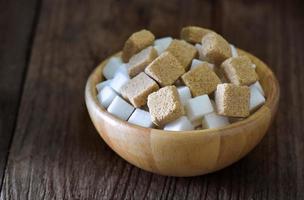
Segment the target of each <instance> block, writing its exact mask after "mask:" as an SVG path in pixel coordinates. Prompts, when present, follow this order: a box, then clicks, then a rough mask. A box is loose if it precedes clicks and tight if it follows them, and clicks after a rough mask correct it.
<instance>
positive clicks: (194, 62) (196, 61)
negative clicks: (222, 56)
mask: <svg viewBox="0 0 304 200" xmlns="http://www.w3.org/2000/svg"><path fill="white" fill-rule="evenodd" d="M204 63H205V64H207V65H208V67H209V68H210V69H212V70H213V69H214V64H211V63H208V62H206V61H201V60H198V59H193V60H192V63H191V67H190V70H191V69H195V68H196V67H197V66H199V64H204Z"/></svg>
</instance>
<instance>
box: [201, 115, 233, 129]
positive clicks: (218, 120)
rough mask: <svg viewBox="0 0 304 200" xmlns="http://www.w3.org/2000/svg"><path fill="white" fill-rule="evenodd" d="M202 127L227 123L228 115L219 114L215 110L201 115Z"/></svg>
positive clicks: (213, 126)
mask: <svg viewBox="0 0 304 200" xmlns="http://www.w3.org/2000/svg"><path fill="white" fill-rule="evenodd" d="M202 123H203V128H219V127H223V126H226V125H228V124H229V120H228V117H225V116H221V115H218V114H216V113H215V112H212V113H209V114H207V115H205V116H203V122H202Z"/></svg>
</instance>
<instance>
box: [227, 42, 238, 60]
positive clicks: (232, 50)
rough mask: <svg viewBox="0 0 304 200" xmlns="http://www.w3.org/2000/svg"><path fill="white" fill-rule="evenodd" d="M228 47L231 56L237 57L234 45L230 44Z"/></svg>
mask: <svg viewBox="0 0 304 200" xmlns="http://www.w3.org/2000/svg"><path fill="white" fill-rule="evenodd" d="M229 46H230V49H231V54H232V57H237V56H238V52H237V50H236V48H235V46H234V45H233V44H230V45H229Z"/></svg>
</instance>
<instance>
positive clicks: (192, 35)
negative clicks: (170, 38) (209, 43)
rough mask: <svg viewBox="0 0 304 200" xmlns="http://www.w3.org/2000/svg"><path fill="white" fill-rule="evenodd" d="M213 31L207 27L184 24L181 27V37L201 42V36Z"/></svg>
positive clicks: (192, 41) (193, 41) (191, 41)
mask: <svg viewBox="0 0 304 200" xmlns="http://www.w3.org/2000/svg"><path fill="white" fill-rule="evenodd" d="M210 32H213V31H211V30H209V29H206V28H202V27H198V26H186V27H184V28H182V31H181V34H180V36H181V39H183V40H186V41H187V42H190V43H201V41H202V38H203V37H204V36H205V35H206V34H207V33H210Z"/></svg>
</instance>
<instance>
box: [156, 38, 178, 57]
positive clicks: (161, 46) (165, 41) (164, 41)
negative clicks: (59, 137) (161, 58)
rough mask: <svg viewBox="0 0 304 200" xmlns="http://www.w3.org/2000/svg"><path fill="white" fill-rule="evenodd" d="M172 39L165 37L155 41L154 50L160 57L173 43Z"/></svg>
mask: <svg viewBox="0 0 304 200" xmlns="http://www.w3.org/2000/svg"><path fill="white" fill-rule="evenodd" d="M172 40H173V39H172V37H163V38H159V39H157V40H155V41H154V48H155V49H156V51H157V53H158V55H160V54H162V53H163V52H164V51H165V50H166V49H167V48H168V46H169V45H170V44H171V42H172Z"/></svg>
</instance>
